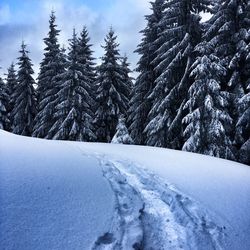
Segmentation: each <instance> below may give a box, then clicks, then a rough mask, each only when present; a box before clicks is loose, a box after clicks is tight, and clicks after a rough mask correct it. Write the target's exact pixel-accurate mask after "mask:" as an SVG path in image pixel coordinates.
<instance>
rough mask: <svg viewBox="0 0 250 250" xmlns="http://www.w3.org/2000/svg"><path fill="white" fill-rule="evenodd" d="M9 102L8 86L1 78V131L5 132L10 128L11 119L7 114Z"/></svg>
mask: <svg viewBox="0 0 250 250" xmlns="http://www.w3.org/2000/svg"><path fill="white" fill-rule="evenodd" d="M8 100H9V98H8V93H7V88H6V85H5V83H4V81H3V80H2V78H1V77H0V129H4V130H7V129H8V128H9V119H8V112H7V105H8Z"/></svg>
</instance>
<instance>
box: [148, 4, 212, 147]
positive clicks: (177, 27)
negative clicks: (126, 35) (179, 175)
mask: <svg viewBox="0 0 250 250" xmlns="http://www.w3.org/2000/svg"><path fill="white" fill-rule="evenodd" d="M208 4H209V3H208V2H207V1H206V0H202V1H189V0H170V1H167V2H166V3H165V5H164V7H165V10H164V17H163V18H162V21H161V22H160V27H162V32H161V34H160V36H159V38H158V40H159V41H164V43H163V44H162V46H161V47H160V48H159V49H158V50H157V57H156V58H155V59H154V62H155V65H156V66H155V69H154V70H155V71H156V72H157V74H158V76H157V79H156V80H155V87H154V89H153V91H152V93H151V94H150V96H149V99H151V100H152V107H151V109H150V112H149V117H150V119H149V122H148V124H147V127H146V129H145V132H146V133H147V144H148V145H151V146H160V147H170V148H174V149H181V147H182V144H183V133H182V132H183V128H182V123H181V120H182V118H183V116H184V115H185V112H184V110H183V106H184V103H185V101H186V97H187V91H188V88H189V85H190V82H189V73H190V67H191V65H192V63H193V62H194V60H195V57H194V54H193V49H194V47H195V45H196V44H198V43H199V42H200V40H201V34H202V31H201V25H200V19H201V17H200V15H199V13H200V12H201V11H208V10H209V7H208Z"/></svg>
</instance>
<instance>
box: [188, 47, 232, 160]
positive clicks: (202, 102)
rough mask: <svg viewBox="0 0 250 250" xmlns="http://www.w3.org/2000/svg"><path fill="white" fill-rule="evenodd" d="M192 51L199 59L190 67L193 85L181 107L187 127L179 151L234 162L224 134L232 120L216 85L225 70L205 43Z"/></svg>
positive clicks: (230, 147)
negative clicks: (184, 112)
mask: <svg viewBox="0 0 250 250" xmlns="http://www.w3.org/2000/svg"><path fill="white" fill-rule="evenodd" d="M196 50H197V51H198V52H199V53H200V56H198V57H197V59H196V61H195V62H194V63H193V65H192V66H191V74H190V78H191V79H193V82H192V85H191V87H190V88H189V91H188V93H189V98H188V101H187V102H186V104H185V107H184V108H188V110H189V113H188V114H187V115H186V116H185V117H184V119H183V122H184V123H185V124H187V126H186V128H185V131H184V136H185V137H186V142H185V144H184V146H183V150H185V151H189V152H195V153H201V154H205V155H211V156H217V157H221V158H227V159H234V153H233V151H232V142H231V140H230V138H229V137H228V135H227V130H228V127H229V126H230V125H232V118H231V117H230V116H229V114H228V113H227V112H226V107H227V105H228V93H227V92H223V91H221V82H220V79H221V77H222V76H224V75H226V69H225V68H224V67H223V66H222V65H221V64H220V60H219V58H218V57H216V56H215V55H214V54H213V53H212V52H211V49H210V48H209V46H206V44H205V43H201V44H200V45H199V46H197V49H196Z"/></svg>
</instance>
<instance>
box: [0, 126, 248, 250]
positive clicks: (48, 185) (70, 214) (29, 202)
mask: <svg viewBox="0 0 250 250" xmlns="http://www.w3.org/2000/svg"><path fill="white" fill-rule="evenodd" d="M249 193H250V168H249V167H248V166H244V165H241V164H237V163H234V162H230V161H225V160H219V159H215V158H211V157H205V156H200V155H195V154H190V153H185V152H178V151H172V150H166V149H157V148H151V147H138V146H126V145H112V144H97V143H96V144H94V143H76V142H58V141H46V140H39V139H33V138H26V137H19V136H15V135H12V134H9V133H6V132H4V131H0V246H1V247H0V248H1V249H142V248H143V249H157V250H158V249H192V250H193V249H201V250H203V249H204V250H205V249H229V250H230V249H232V250H237V249H239V250H241V249H242V250H244V249H250V239H249V234H250V213H249V209H250V198H249V197H250V196H249Z"/></svg>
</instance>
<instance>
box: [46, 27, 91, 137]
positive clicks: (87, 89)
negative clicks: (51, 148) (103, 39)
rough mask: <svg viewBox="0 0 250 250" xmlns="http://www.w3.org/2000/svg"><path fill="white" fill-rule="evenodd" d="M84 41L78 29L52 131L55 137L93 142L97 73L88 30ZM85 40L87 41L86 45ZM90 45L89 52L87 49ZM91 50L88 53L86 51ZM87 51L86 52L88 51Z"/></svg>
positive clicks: (60, 83) (71, 40)
mask: <svg viewBox="0 0 250 250" xmlns="http://www.w3.org/2000/svg"><path fill="white" fill-rule="evenodd" d="M84 33H85V35H84V37H85V38H84V39H85V43H84V41H82V40H80V42H79V40H78V38H77V35H76V33H75V30H74V32H73V37H72V39H70V48H69V55H68V67H67V71H66V72H65V73H63V74H62V75H61V80H60V81H59V89H60V90H59V92H58V94H57V99H56V103H57V105H56V108H55V114H54V120H55V123H54V125H53V126H52V128H51V130H50V131H49V134H51V135H53V139H57V140H72V141H93V140H95V134H94V131H93V129H94V128H93V112H92V110H91V109H92V106H93V104H94V101H93V99H92V96H91V94H92V92H91V91H92V89H91V87H92V86H91V84H93V74H91V72H90V71H88V70H90V69H92V66H93V65H92V63H91V62H92V61H91V51H89V46H88V44H87V43H88V38H87V36H86V35H87V33H86V32H84ZM83 43H84V44H83ZM83 46H85V49H86V48H87V51H84V47H83ZM86 52H87V53H86ZM84 53H85V54H84Z"/></svg>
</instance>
